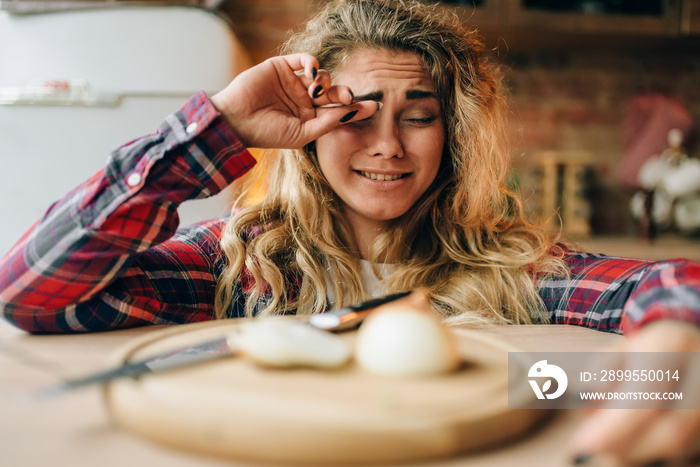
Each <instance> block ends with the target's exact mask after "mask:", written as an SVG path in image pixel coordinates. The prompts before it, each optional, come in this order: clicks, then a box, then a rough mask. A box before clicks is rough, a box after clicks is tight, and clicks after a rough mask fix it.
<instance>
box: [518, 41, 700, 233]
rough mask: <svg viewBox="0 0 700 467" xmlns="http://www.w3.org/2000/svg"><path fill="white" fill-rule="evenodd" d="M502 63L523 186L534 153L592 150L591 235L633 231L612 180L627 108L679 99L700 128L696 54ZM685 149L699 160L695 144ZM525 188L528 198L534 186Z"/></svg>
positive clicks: (522, 58) (571, 55)
mask: <svg viewBox="0 0 700 467" xmlns="http://www.w3.org/2000/svg"><path fill="white" fill-rule="evenodd" d="M505 62H506V63H507V65H508V69H507V72H506V77H507V80H508V85H509V88H510V91H511V110H512V112H511V114H512V115H511V128H512V133H513V141H514V144H515V154H516V155H515V165H516V167H518V168H519V170H520V172H521V173H522V175H523V176H524V178H525V180H526V181H527V180H531V179H528V178H527V177H528V174H531V172H532V168H533V159H534V154H535V153H536V152H537V151H539V150H543V149H552V150H567V151H569V150H583V151H589V152H591V153H592V154H593V157H594V160H595V163H594V167H593V171H594V178H593V183H592V186H591V191H590V198H591V202H592V204H593V219H592V226H593V230H594V232H595V233H632V232H634V231H635V225H634V223H633V222H632V220H631V219H630V217H629V215H628V204H629V198H630V194H629V193H628V192H626V191H625V190H623V189H622V188H621V187H620V186H619V184H618V183H617V178H616V176H617V172H618V170H619V168H620V163H621V160H622V156H623V154H624V147H623V145H622V140H621V136H622V124H623V120H624V118H625V116H626V110H627V106H628V104H629V102H630V99H631V98H632V97H633V96H635V95H636V94H638V93H646V92H661V93H664V94H668V95H672V96H675V97H677V98H679V99H680V100H681V101H683V102H684V103H685V105H686V106H687V107H688V110H690V112H691V113H692V115H693V117H694V120H695V121H696V122H697V124H700V85H699V83H700V55H698V54H697V53H693V52H692V51H674V50H672V49H669V50H667V51H665V52H664V51H659V50H656V51H645V50H643V49H634V50H630V49H622V50H616V49H615V48H611V49H607V50H597V51H595V50H594V51H584V50H578V51H572V52H561V51H559V52H532V53H527V52H517V53H514V54H512V55H510V56H508V57H506V59H505ZM697 124H696V126H697ZM688 149H689V151H690V154H691V155H694V156H696V157H697V156H700V147H698V145H697V144H694V143H693V142H692V140H691V144H690V147H689V148H688ZM524 187H525V190H526V193H531V192H532V186H528V184H527V183H524ZM528 190H529V191H528Z"/></svg>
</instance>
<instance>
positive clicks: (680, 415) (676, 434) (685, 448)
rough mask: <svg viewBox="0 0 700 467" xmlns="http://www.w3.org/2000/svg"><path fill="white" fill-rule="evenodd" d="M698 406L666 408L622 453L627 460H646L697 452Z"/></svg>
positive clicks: (699, 420) (647, 461) (657, 459)
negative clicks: (678, 408) (629, 447)
mask: <svg viewBox="0 0 700 467" xmlns="http://www.w3.org/2000/svg"><path fill="white" fill-rule="evenodd" d="M699 431H700V409H694V410H693V409H680V410H668V411H667V412H665V413H664V414H663V415H662V416H661V417H660V418H657V419H655V420H654V422H653V423H652V424H650V425H648V426H647V430H646V431H645V432H644V433H643V434H642V435H641V436H640V437H639V438H638V439H637V440H636V442H635V444H634V446H633V447H632V448H631V449H630V451H629V452H628V453H626V454H625V455H626V458H627V460H629V461H631V462H636V463H643V462H645V463H649V462H657V461H661V460H678V459H681V458H683V457H690V456H692V455H696V454H698V452H699V450H700V446H698V443H699V442H700V436H698V432H699Z"/></svg>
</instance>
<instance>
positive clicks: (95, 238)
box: [0, 93, 700, 332]
mask: <svg viewBox="0 0 700 467" xmlns="http://www.w3.org/2000/svg"><path fill="white" fill-rule="evenodd" d="M254 164H255V160H254V159H253V157H252V156H251V155H250V154H249V153H248V151H247V150H246V149H245V148H244V147H243V145H242V144H241V142H240V141H239V139H238V138H237V137H236V135H235V134H234V133H233V131H232V129H231V128H230V126H228V125H227V124H226V123H225V122H224V121H223V120H222V118H221V117H220V115H219V113H218V112H217V111H216V109H215V108H214V107H213V105H212V104H211V102H210V101H209V99H208V98H207V97H206V96H205V95H204V94H203V93H200V94H197V95H195V96H194V97H193V98H192V99H190V100H189V101H188V102H187V103H186V104H185V106H184V107H183V108H182V109H180V110H179V111H178V112H176V113H174V114H173V115H171V116H170V117H168V118H167V119H166V121H165V122H164V123H163V124H162V125H161V127H160V128H159V130H158V131H157V132H156V133H154V134H152V135H149V136H146V137H144V138H141V139H138V140H136V141H133V142H131V143H128V144H126V145H124V146H122V147H120V148H118V149H117V150H115V151H114V152H113V154H112V155H111V157H110V159H109V161H108V164H107V166H106V167H105V168H104V169H103V170H102V171H100V172H99V173H97V174H96V175H95V176H93V177H92V178H90V179H89V180H87V181H86V182H85V183H83V184H82V185H80V186H79V187H77V188H76V189H75V190H73V191H72V192H71V193H69V194H68V195H67V196H66V197H64V198H63V199H62V200H60V201H58V202H57V203H55V204H53V205H52V206H51V207H50V208H49V210H48V211H47V213H46V215H45V216H44V217H43V218H42V219H41V220H40V221H39V222H38V223H37V224H36V225H35V226H34V227H33V228H32V229H31V230H30V231H29V232H28V233H27V234H25V235H24V236H23V237H22V238H21V239H20V241H19V242H18V243H17V244H16V245H15V246H14V247H13V248H12V250H10V252H9V253H8V254H7V255H6V256H5V257H4V259H3V260H2V263H0V307H1V308H2V313H3V316H4V317H5V319H7V320H8V321H9V322H11V323H13V324H15V325H16V326H18V327H20V328H22V329H25V330H27V331H30V332H79V331H98V330H107V329H115V328H126V327H131V326H139V325H145V324H175V323H189V322H195V321H205V320H211V319H213V317H214V292H215V285H216V279H217V277H219V275H220V274H221V273H222V271H223V269H224V266H225V260H224V259H223V257H222V255H221V252H220V250H219V238H220V235H221V229H222V227H223V225H224V220H213V221H210V222H204V223H200V224H197V225H193V226H189V227H185V228H183V229H180V230H177V231H176V229H177V226H178V216H177V207H178V206H179V204H180V203H182V202H183V201H185V200H188V199H195V198H201V197H206V196H209V195H212V194H215V193H217V192H219V191H221V190H222V189H224V188H225V187H226V186H227V185H228V184H230V183H231V182H232V181H233V180H234V179H235V178H237V177H239V176H240V175H242V174H243V173H245V172H246V171H247V170H248V169H250V168H251V167H252V166H253V165H254ZM567 260H568V263H569V265H570V267H571V272H572V275H571V278H570V279H569V280H565V279H540V280H539V281H538V284H537V285H538V287H539V291H540V295H541V297H542V298H543V300H544V303H545V305H546V307H547V310H548V312H549V316H550V318H551V321H552V322H554V323H565V324H576V325H584V326H588V327H592V328H596V329H600V330H603V331H614V332H621V331H622V330H626V329H630V328H633V327H637V326H639V325H641V324H643V323H645V322H647V321H651V320H656V319H662V318H671V319H680V320H684V321H691V322H695V323H698V324H700V264H697V263H693V262H690V261H686V260H674V261H666V262H649V261H640V260H632V259H623V258H609V257H605V256H601V255H590V254H585V253H571V254H569V256H568V258H567ZM297 279H298V278H297ZM290 283H291V284H294V283H296V284H298V280H296V281H295V280H292V281H290ZM237 287H239V290H240V287H241V286H240V284H237ZM294 292H295V291H290V293H294ZM243 310H244V303H243V302H242V299H239V301H236V302H234V304H233V305H232V307H231V309H230V310H229V315H230V316H231V317H237V316H243V315H244V311H243Z"/></svg>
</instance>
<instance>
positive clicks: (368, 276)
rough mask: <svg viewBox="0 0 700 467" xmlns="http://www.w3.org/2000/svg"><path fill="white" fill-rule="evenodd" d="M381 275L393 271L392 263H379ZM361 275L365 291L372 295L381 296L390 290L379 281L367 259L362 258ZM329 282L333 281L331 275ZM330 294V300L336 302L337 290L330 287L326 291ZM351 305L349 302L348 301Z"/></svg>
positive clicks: (383, 275) (373, 296)
mask: <svg viewBox="0 0 700 467" xmlns="http://www.w3.org/2000/svg"><path fill="white" fill-rule="evenodd" d="M378 268H379V272H380V275H381V276H382V277H385V276H387V275H388V274H389V273H390V272H391V268H392V265H391V264H390V263H381V264H379V265H378ZM360 277H361V279H362V285H363V287H364V288H365V291H366V292H367V293H368V294H369V296H370V297H372V298H375V297H381V296H383V295H386V294H387V293H388V291H387V290H386V289H385V288H384V285H383V284H382V283H381V282H380V281H379V279H378V278H377V276H375V275H374V272H372V266H371V264H370V262H369V261H367V260H364V259H363V260H360ZM327 279H328V282H329V283H331V282H332V281H331V279H330V277H327ZM326 293H327V295H328V300H329V301H330V302H331V303H333V302H335V292H334V291H333V290H332V289H328V291H327V292H326ZM346 304H348V305H349V303H346Z"/></svg>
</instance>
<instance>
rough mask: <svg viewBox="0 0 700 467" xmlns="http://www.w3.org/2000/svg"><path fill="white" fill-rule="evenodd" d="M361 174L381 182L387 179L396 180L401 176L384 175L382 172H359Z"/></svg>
mask: <svg viewBox="0 0 700 467" xmlns="http://www.w3.org/2000/svg"><path fill="white" fill-rule="evenodd" d="M361 173H362V175H364V176H365V177H367V178H371V179H372V180H379V181H381V182H383V181H388V180H398V179H399V178H401V175H384V174H375V173H371V172H361Z"/></svg>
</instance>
